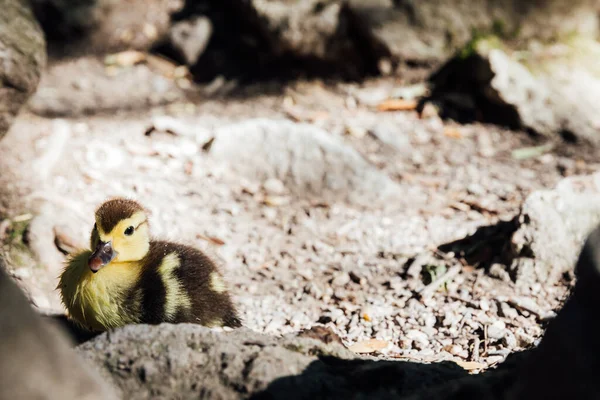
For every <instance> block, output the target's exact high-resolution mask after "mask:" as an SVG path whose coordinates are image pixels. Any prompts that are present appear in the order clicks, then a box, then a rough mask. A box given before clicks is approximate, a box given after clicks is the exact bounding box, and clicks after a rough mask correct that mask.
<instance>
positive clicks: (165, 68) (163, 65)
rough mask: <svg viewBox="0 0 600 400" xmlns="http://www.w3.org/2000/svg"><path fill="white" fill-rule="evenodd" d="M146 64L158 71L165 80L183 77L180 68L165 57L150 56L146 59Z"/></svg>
mask: <svg viewBox="0 0 600 400" xmlns="http://www.w3.org/2000/svg"><path fill="white" fill-rule="evenodd" d="M146 63H147V64H148V67H150V69H152V70H154V71H157V72H158V73H159V74H161V75H162V76H164V77H165V78H174V77H179V75H181V70H180V69H179V68H180V66H179V65H177V64H175V63H174V62H173V61H171V60H169V59H167V58H165V57H161V56H157V55H154V54H148V56H147V57H146ZM188 73H189V71H188Z"/></svg>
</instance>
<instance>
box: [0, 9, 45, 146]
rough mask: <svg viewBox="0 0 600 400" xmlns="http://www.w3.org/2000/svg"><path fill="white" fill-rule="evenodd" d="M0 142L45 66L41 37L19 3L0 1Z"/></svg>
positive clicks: (43, 46) (42, 39)
mask: <svg viewBox="0 0 600 400" xmlns="http://www.w3.org/2000/svg"><path fill="white" fill-rule="evenodd" d="M0 9H1V10H2V12H0V139H1V138H2V137H3V136H4V134H5V133H6V132H7V131H8V128H9V126H10V124H11V122H12V120H13V119H14V117H15V116H16V115H17V113H18V112H19V110H20V109H21V107H22V106H23V104H25V102H26V101H27V99H28V98H29V96H30V95H31V94H32V93H33V92H34V91H35V89H36V88H37V85H38V83H39V80H40V75H41V72H42V69H43V68H44V66H45V64H46V48H45V41H44V37H43V33H42V31H41V29H40V27H39V25H38V23H37V22H36V21H35V18H34V16H33V14H32V12H31V10H30V9H29V6H28V3H27V2H24V1H20V0H0Z"/></svg>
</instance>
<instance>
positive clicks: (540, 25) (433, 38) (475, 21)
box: [349, 0, 598, 65]
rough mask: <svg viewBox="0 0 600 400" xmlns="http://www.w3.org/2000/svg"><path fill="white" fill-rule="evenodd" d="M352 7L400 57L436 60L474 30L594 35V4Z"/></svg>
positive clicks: (369, 2)
mask: <svg viewBox="0 0 600 400" xmlns="http://www.w3.org/2000/svg"><path fill="white" fill-rule="evenodd" d="M349 5H350V8H351V9H352V11H353V12H354V13H355V14H356V15H357V16H358V17H359V18H360V19H361V20H362V21H363V22H364V23H365V25H366V26H368V27H369V29H370V30H371V31H372V34H373V35H374V36H375V38H376V39H378V40H379V42H380V43H381V44H383V45H384V46H385V48H386V50H387V51H388V52H389V54H390V56H391V57H393V59H394V60H398V61H407V60H409V61H413V62H416V63H419V64H421V65H423V64H427V63H434V64H435V63H438V62H442V61H445V60H446V58H447V57H448V56H450V55H452V54H453V53H454V52H456V51H457V50H458V49H460V48H462V47H463V46H464V45H465V44H467V43H468V42H469V41H471V40H472V39H473V36H474V32H476V34H481V33H486V32H490V33H495V34H497V35H506V36H511V35H512V36H518V37H519V38H520V39H521V40H529V39H536V40H540V41H549V40H555V38H556V37H557V36H570V35H572V34H574V33H580V34H583V35H587V37H590V38H594V37H595V35H596V34H597V32H598V21H597V19H595V17H594V10H595V7H596V5H595V3H594V2H593V1H589V0H578V1H574V2H572V3H569V4H567V3H564V2H562V1H557V0H545V1H541V2H536V3H523V2H514V1H510V0H487V1H478V2H465V1H462V0H452V1H444V0H435V1H415V0H397V1H390V0H350V1H349Z"/></svg>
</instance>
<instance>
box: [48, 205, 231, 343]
mask: <svg viewBox="0 0 600 400" xmlns="http://www.w3.org/2000/svg"><path fill="white" fill-rule="evenodd" d="M95 219H96V223H95V224H94V227H93V229H92V232H91V237H90V247H91V249H92V250H83V251H79V252H77V253H75V254H73V255H72V256H70V257H69V259H68V260H67V263H66V266H65V268H64V271H63V272H62V274H61V276H60V282H59V285H58V287H57V289H59V290H60V294H61V298H62V302H63V304H64V305H65V307H66V308H67V310H68V313H69V316H70V318H71V319H72V320H73V321H75V322H76V323H77V324H78V325H81V326H82V327H84V328H87V329H88V330H91V331H105V330H109V329H113V328H116V327H120V326H123V325H127V324H136V323H146V324H159V323H162V322H170V323H181V322H190V323H197V324H200V325H205V326H211V327H221V326H225V327H231V328H237V327H240V326H241V320H240V318H239V317H238V313H237V311H236V308H235V306H234V304H233V302H232V300H231V297H230V295H229V292H228V290H227V286H226V284H225V281H224V279H223V277H222V275H221V274H220V272H219V271H218V269H217V266H216V265H215V263H214V262H213V261H212V260H211V259H210V258H209V257H208V256H206V255H205V254H204V253H202V252H201V251H200V250H198V249H195V248H193V247H190V246H186V245H182V244H178V243H172V242H167V241H161V240H154V239H152V238H151V237H150V227H149V223H148V213H147V211H146V210H145V209H144V208H143V207H142V206H141V205H140V204H139V203H137V202H136V201H133V200H130V199H124V198H115V199H111V200H108V201H106V202H105V203H103V204H102V205H101V206H100V207H99V208H98V209H97V210H96V214H95Z"/></svg>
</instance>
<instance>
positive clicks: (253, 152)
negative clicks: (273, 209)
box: [210, 119, 400, 205]
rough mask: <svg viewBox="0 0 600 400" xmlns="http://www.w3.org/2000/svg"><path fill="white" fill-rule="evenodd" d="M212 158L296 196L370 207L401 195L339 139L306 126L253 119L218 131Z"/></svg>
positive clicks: (387, 180)
mask: <svg viewBox="0 0 600 400" xmlns="http://www.w3.org/2000/svg"><path fill="white" fill-rule="evenodd" d="M210 156H212V157H214V158H216V159H219V161H220V162H222V163H223V164H224V165H227V166H228V168H230V169H231V170H233V171H234V172H236V173H237V174H239V175H241V176H243V177H245V178H247V179H258V180H267V179H272V178H276V179H278V180H280V181H281V182H283V184H284V185H285V187H286V188H287V189H288V190H290V191H291V192H292V193H294V194H295V195H296V196H299V197H306V196H311V195H312V196H318V197H319V199H323V200H326V201H327V200H331V201H333V200H338V201H348V202H351V203H356V204H364V205H370V204H372V202H390V201H391V200H392V197H391V196H393V195H394V194H395V195H399V193H400V192H399V188H398V186H397V185H396V184H395V183H394V182H393V181H391V179H390V178H389V177H388V176H386V175H384V174H383V173H381V172H380V171H378V170H377V169H376V168H375V167H373V166H371V165H370V164H368V163H367V162H366V161H365V160H364V159H363V158H362V157H361V156H360V155H359V154H358V152H356V151H355V150H354V149H353V148H351V147H350V146H349V145H346V144H345V143H344V142H343V141H342V140H341V139H339V138H337V137H335V136H332V135H329V134H327V133H326V132H323V131H322V130H321V129H319V128H317V127H314V126H311V125H307V124H298V123H293V122H290V121H285V120H267V119H253V120H247V121H244V122H241V123H236V124H232V125H229V126H224V127H220V128H218V129H217V130H216V132H215V141H214V143H213V145H212V148H211V151H210Z"/></svg>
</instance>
